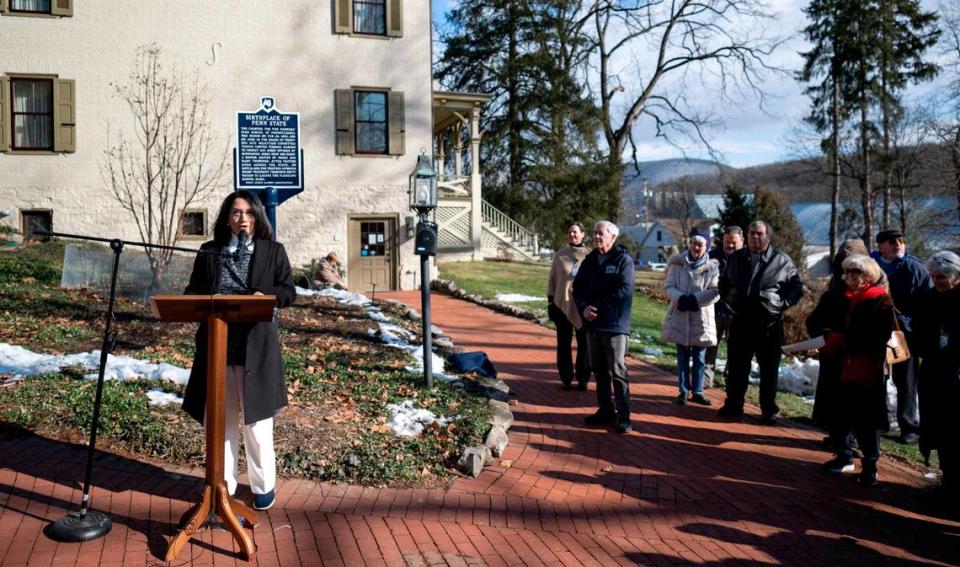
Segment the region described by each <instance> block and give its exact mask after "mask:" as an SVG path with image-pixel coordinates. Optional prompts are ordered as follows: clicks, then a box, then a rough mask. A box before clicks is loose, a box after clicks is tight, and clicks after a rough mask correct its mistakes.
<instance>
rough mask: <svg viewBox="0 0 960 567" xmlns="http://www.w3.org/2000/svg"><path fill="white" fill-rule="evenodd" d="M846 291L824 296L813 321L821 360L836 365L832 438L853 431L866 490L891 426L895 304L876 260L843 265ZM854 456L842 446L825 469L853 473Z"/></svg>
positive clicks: (865, 258) (832, 290) (874, 477)
mask: <svg viewBox="0 0 960 567" xmlns="http://www.w3.org/2000/svg"><path fill="white" fill-rule="evenodd" d="M841 267H842V269H843V282H844V284H845V286H844V287H842V288H839V287H834V288H830V289H828V290H827V291H825V292H824V294H823V296H822V297H821V298H820V302H819V303H818V304H817V307H816V309H814V312H813V313H811V315H810V318H812V319H813V321H812V322H810V321H808V323H807V328H808V329H809V330H810V332H811V333H816V334H821V333H822V335H823V336H824V339H825V341H826V345H825V346H824V347H823V348H822V349H821V350H820V356H821V359H823V358H828V359H831V360H835V361H836V368H837V372H838V375H837V384H836V391H835V394H834V395H835V397H836V398H835V403H836V406H835V409H834V410H833V412H832V414H833V415H832V416H831V421H830V425H829V426H830V429H831V431H830V437H831V438H833V439H836V440H842V439H846V438H847V436H848V435H849V433H850V432H851V431H852V432H853V433H854V435H855V436H856V439H857V442H858V444H859V446H860V451H861V452H862V453H863V457H862V460H861V463H862V468H861V471H860V475H859V476H858V477H857V480H858V482H860V484H862V485H864V486H874V485H876V484H877V460H878V459H879V458H880V431H882V430H886V429H887V428H888V426H889V424H888V420H887V399H886V375H885V365H886V353H887V341H888V340H889V339H890V333H891V332H892V331H893V300H892V299H891V298H890V294H889V292H888V290H887V286H886V282H885V280H884V278H883V270H881V269H880V266H879V265H878V264H877V262H876V261H875V260H873V259H872V258H870V257H868V256H864V255H861V254H854V255H851V256H849V257H847V258H846V259H845V260H843V262H842V263H841ZM853 456H854V454H853V451H852V449H851V448H850V446H849V444H847V443H838V444H837V455H836V456H835V457H834V458H833V459H831V460H830V461H828V462H827V463H825V465H824V467H825V468H826V470H827V471H828V472H830V473H834V474H842V473H852V472H854V470H855V467H854V464H853Z"/></svg>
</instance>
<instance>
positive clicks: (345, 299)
mask: <svg viewBox="0 0 960 567" xmlns="http://www.w3.org/2000/svg"><path fill="white" fill-rule="evenodd" d="M297 295H319V296H320V297H332V298H334V299H336V300H337V301H338V302H340V303H342V304H344V305H361V306H362V305H367V304H368V303H370V298H369V297H367V296H366V295H363V294H362V293H354V292H352V291H347V290H345V289H334V288H332V287H331V288H327V289H317V290H313V289H307V288H304V287H297Z"/></svg>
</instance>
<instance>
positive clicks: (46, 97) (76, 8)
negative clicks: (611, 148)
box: [0, 0, 529, 290]
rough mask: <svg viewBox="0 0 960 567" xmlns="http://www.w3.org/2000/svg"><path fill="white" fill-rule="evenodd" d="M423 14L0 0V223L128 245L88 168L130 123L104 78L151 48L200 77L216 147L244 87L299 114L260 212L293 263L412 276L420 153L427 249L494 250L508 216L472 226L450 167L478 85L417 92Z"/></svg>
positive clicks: (466, 184) (387, 7) (194, 235)
mask: <svg viewBox="0 0 960 567" xmlns="http://www.w3.org/2000/svg"><path fill="white" fill-rule="evenodd" d="M430 25H431V22H430V10H429V3H427V2H424V1H423V0H258V1H254V0H238V1H237V2H197V1H195V0H151V1H149V2H124V3H122V4H116V3H113V2H107V1H105V0H0V37H2V38H3V49H0V209H10V210H11V211H12V213H13V214H12V215H10V216H8V217H7V218H4V219H3V220H0V223H6V224H7V225H9V226H12V227H14V228H16V229H17V230H20V231H21V232H23V233H25V234H27V235H28V236H29V233H30V232H31V231H32V229H33V228H38V227H49V228H52V229H53V230H56V231H59V232H67V233H78V234H90V235H95V236H102V237H108V238H122V239H126V240H134V241H138V240H140V235H139V233H138V231H137V229H136V226H135V225H134V222H133V219H132V217H131V216H130V215H129V213H127V212H126V211H124V210H123V209H122V208H121V207H120V205H119V203H118V202H117V201H116V200H115V199H114V198H113V196H112V195H111V192H110V189H109V188H108V186H107V185H106V183H105V182H104V180H103V178H102V176H101V173H100V168H101V164H102V163H103V159H104V152H105V150H107V149H108V147H109V145H110V141H109V139H108V132H109V133H111V135H112V136H114V138H115V136H116V133H117V132H119V131H126V132H127V133H128V134H132V128H131V127H132V124H133V117H132V114H131V111H130V109H129V108H128V107H127V105H126V103H125V102H124V101H122V100H120V99H119V98H118V97H117V96H116V94H115V89H114V88H113V87H112V86H111V84H116V83H122V82H123V81H124V80H125V79H126V78H127V77H128V75H129V74H130V72H131V69H132V66H133V63H134V58H135V55H136V52H137V49H138V48H139V47H141V46H146V45H150V44H156V45H157V46H159V48H160V49H161V61H162V62H163V64H164V65H165V66H166V67H167V68H170V69H173V68H175V69H178V70H180V71H182V72H184V73H185V74H187V75H188V76H191V77H192V76H193V74H196V76H197V77H198V79H199V81H200V82H201V83H203V84H204V85H206V88H207V94H208V95H209V97H210V106H209V111H210V117H211V123H212V130H213V133H214V135H215V136H216V138H217V140H218V142H219V143H220V144H221V147H229V148H234V147H236V145H237V141H236V136H237V134H236V124H237V113H238V112H243V111H255V110H257V109H258V108H259V106H260V100H261V97H265V96H269V97H273V98H274V99H275V103H276V108H277V109H279V110H280V111H281V112H284V113H298V114H299V121H300V144H301V147H302V149H303V152H304V159H303V169H304V180H305V183H304V184H305V187H304V191H303V192H302V193H300V194H298V195H296V196H294V197H292V198H291V199H289V200H288V201H287V202H285V203H283V204H282V205H280V206H279V207H278V208H277V229H278V231H277V232H278V240H280V241H281V242H283V243H284V244H285V245H286V247H287V250H288V253H289V255H290V259H291V262H292V263H293V264H294V265H295V266H296V265H303V264H306V263H307V262H309V261H310V260H311V259H315V258H319V257H322V256H324V255H326V254H327V253H328V252H330V251H335V252H337V253H339V254H340V256H341V257H342V258H346V265H347V276H348V285H349V287H350V288H351V289H356V290H367V289H370V287H372V285H373V284H376V286H377V289H411V288H414V287H416V286H418V285H419V258H418V257H416V256H415V255H414V253H413V230H412V229H413V224H414V222H415V221H414V218H413V213H412V212H411V211H410V210H409V208H408V196H407V183H408V176H409V175H410V173H411V171H412V170H413V169H414V167H415V165H416V162H417V155H418V154H419V153H420V151H421V148H423V149H425V150H426V151H427V153H428V154H429V153H432V154H433V155H434V156H435V157H436V158H437V159H438V161H437V162H436V163H437V169H438V170H439V171H440V172H441V185H442V186H443V187H444V189H443V191H442V197H443V198H442V200H441V203H440V204H441V207H440V209H439V210H438V215H437V220H438V221H439V222H440V223H441V227H442V230H443V231H446V232H442V233H441V239H440V240H441V245H444V243H446V244H445V247H446V249H447V250H450V251H455V252H456V253H457V254H458V255H459V257H468V258H476V257H479V256H481V255H493V254H496V248H497V246H501V247H502V246H511V244H510V242H511V238H510V235H508V234H507V233H508V232H510V229H509V228H503V227H504V226H507V224H508V223H506V222H505V221H502V220H501V223H500V224H501V228H499V229H498V228H495V227H493V226H492V225H491V224H490V223H484V222H483V219H482V218H481V213H482V212H488V213H489V214H488V215H487V216H488V217H493V216H494V213H493V212H492V211H488V207H487V206H486V205H485V204H484V202H483V200H482V199H481V198H480V176H479V169H478V164H477V163H476V160H469V163H470V164H471V168H470V170H468V171H465V170H464V169H463V163H467V161H466V160H464V158H463V154H464V152H467V151H471V152H476V153H474V155H478V151H477V150H478V149H479V140H480V133H479V127H478V120H479V116H480V114H479V113H480V110H481V108H482V106H483V104H484V103H485V102H486V101H487V100H488V97H485V96H482V95H471V94H468V93H442V92H435V91H434V90H433V82H432V76H431V33H430ZM435 127H436V128H435ZM450 129H455V130H456V134H457V136H458V138H457V139H458V140H460V142H459V143H457V142H455V141H453V142H450V141H449V140H451V139H452V137H451V136H449V135H446V136H445V135H444V134H445V133H447V132H449V131H450ZM361 130H362V131H363V132H365V135H364V136H362V137H361V136H359V134H358V132H359V131H361ZM440 140H448V142H446V143H445V144H441V145H438V141H440ZM446 146H450V147H449V148H446ZM441 159H442V160H443V161H444V162H447V163H442V162H440V161H439V160H441ZM454 162H456V163H454ZM231 169H232V167H228V171H227V174H226V176H225V178H224V182H223V189H222V191H218V192H217V193H216V194H215V195H213V196H211V197H210V198H208V199H207V200H205V201H203V202H195V203H192V204H191V206H190V208H189V209H188V210H182V211H181V214H182V215H183V220H184V229H185V231H186V232H187V233H189V234H187V235H186V236H185V237H184V240H182V241H181V244H182V245H184V246H188V247H192V246H196V245H198V244H199V242H200V241H203V240H206V239H208V238H209V237H210V235H211V233H212V229H211V225H212V224H213V222H214V220H215V216H216V213H217V208H218V206H219V203H220V201H221V200H222V199H223V197H224V196H225V195H226V194H227V193H228V192H229V191H232V190H233V185H232V182H231V179H230V170H231ZM450 199H453V200H454V201H453V205H451V201H450ZM451 207H453V208H454V209H456V210H454V211H451ZM508 220H509V219H508ZM451 230H452V231H453V233H454V234H455V236H450V234H451ZM514 232H516V230H514ZM525 238H527V239H528V240H529V236H525ZM484 245H486V249H484ZM518 253H519V252H518Z"/></svg>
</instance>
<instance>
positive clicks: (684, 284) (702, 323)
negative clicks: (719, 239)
mask: <svg viewBox="0 0 960 567" xmlns="http://www.w3.org/2000/svg"><path fill="white" fill-rule="evenodd" d="M708 238H709V236H708V235H707V234H703V233H698V232H694V233H693V234H692V235H691V236H690V240H689V243H688V245H689V249H688V250H687V251H686V252H681V253H680V254H675V255H673V256H671V257H670V260H669V261H668V262H667V277H666V280H665V282H664V288H665V290H666V293H667V295H668V296H669V297H670V307H669V308H667V316H666V319H665V320H664V322H663V335H662V339H663V341H664V342H671V343H676V344H677V372H678V375H679V385H680V395H679V396H677V403H678V404H680V405H684V404H686V403H687V395H688V394H690V401H692V402H695V403H698V404H703V405H705V406H708V405H710V400H708V399H707V398H706V397H705V396H704V395H703V370H704V359H705V355H706V349H707V347H708V346H713V345H715V344H717V325H716V321H715V319H714V315H713V304H714V303H715V302H716V301H717V297H718V295H719V291H718V289H717V283H718V281H719V278H720V270H719V267H718V264H717V261H716V260H714V259H711V258H709V257H708V256H707V242H708ZM691 366H692V367H691Z"/></svg>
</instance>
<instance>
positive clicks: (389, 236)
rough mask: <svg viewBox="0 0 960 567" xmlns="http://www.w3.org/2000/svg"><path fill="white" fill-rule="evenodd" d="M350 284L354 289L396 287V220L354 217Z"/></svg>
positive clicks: (349, 266)
mask: <svg viewBox="0 0 960 567" xmlns="http://www.w3.org/2000/svg"><path fill="white" fill-rule="evenodd" d="M349 227H350V228H349V233H350V236H349V243H348V255H349V257H348V258H347V287H349V288H350V289H351V290H353V291H359V292H367V291H372V290H373V289H374V286H376V289H378V290H392V289H396V287H397V283H396V273H397V270H396V256H397V254H396V243H397V222H396V219H394V218H383V217H380V218H376V217H373V218H351V219H350V222H349Z"/></svg>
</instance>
